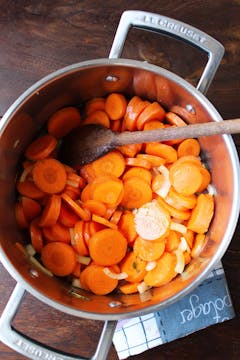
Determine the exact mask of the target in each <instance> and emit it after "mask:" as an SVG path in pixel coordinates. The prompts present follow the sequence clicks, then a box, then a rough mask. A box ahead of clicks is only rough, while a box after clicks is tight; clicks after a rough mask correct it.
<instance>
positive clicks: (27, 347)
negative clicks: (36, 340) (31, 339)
mask: <svg viewBox="0 0 240 360" xmlns="http://www.w3.org/2000/svg"><path fill="white" fill-rule="evenodd" d="M14 343H15V344H16V345H17V346H18V347H19V348H21V349H22V350H23V351H24V353H25V354H29V355H33V356H35V357H38V358H39V359H43V360H64V358H62V357H59V356H56V355H54V354H51V353H49V352H48V351H46V350H42V349H39V348H38V347H35V346H34V345H32V344H29V343H27V342H25V341H23V340H22V339H16V341H15V342H14Z"/></svg>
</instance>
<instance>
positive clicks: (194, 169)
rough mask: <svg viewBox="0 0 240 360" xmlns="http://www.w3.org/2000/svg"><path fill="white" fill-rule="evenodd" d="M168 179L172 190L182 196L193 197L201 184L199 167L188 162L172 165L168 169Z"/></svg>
mask: <svg viewBox="0 0 240 360" xmlns="http://www.w3.org/2000/svg"><path fill="white" fill-rule="evenodd" d="M169 179H170V183H171V185H172V186H173V187H174V189H175V190H176V191H177V192H178V193H180V194H182V195H184V196H190V195H193V194H194V193H195V192H196V191H197V190H198V189H199V187H200V186H201V184H202V174H201V172H200V170H199V167H198V166H196V165H195V164H192V163H190V162H184V163H182V164H179V163H178V164H176V163H175V164H173V165H172V166H171V167H170V169H169Z"/></svg>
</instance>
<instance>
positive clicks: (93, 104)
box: [85, 97, 105, 115]
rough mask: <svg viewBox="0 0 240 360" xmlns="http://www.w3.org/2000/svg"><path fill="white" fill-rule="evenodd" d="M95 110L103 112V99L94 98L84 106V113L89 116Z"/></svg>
mask: <svg viewBox="0 0 240 360" xmlns="http://www.w3.org/2000/svg"><path fill="white" fill-rule="evenodd" d="M96 110H105V98H103V97H96V98H93V99H91V100H88V101H87V103H86V104H85V113H86V114H87V115H90V114H91V113H92V112H94V111H96Z"/></svg>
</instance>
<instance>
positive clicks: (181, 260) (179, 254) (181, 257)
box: [174, 250, 185, 274]
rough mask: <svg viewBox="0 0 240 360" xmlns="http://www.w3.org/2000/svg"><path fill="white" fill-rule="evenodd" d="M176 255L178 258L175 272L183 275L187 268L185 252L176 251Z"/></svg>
mask: <svg viewBox="0 0 240 360" xmlns="http://www.w3.org/2000/svg"><path fill="white" fill-rule="evenodd" d="M174 254H175V255H176V257H177V263H176V266H175V271H176V273H178V274H181V273H182V272H183V271H184V268H185V259H184V255H183V252H182V251H181V250H175V251H174Z"/></svg>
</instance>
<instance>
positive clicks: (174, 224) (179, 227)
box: [170, 221, 187, 234]
mask: <svg viewBox="0 0 240 360" xmlns="http://www.w3.org/2000/svg"><path fill="white" fill-rule="evenodd" d="M170 229H171V230H175V231H178V232H180V233H181V234H186V232H187V227H186V226H185V225H183V224H179V223H177V222H174V221H172V222H171V224H170Z"/></svg>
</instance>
